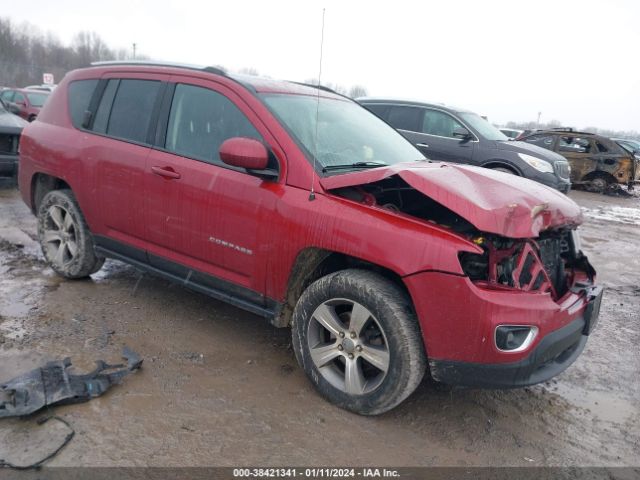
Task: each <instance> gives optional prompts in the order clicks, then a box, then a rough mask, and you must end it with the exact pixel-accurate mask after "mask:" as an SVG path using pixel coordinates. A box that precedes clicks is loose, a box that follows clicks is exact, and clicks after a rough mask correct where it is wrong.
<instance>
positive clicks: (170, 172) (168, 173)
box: [151, 167, 182, 178]
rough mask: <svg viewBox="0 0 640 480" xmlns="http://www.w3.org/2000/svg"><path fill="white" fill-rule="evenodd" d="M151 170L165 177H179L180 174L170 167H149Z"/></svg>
mask: <svg viewBox="0 0 640 480" xmlns="http://www.w3.org/2000/svg"><path fill="white" fill-rule="evenodd" d="M151 171H152V172H153V173H155V174H156V175H160V176H161V177H165V178H180V177H181V176H182V175H180V174H179V173H178V172H176V171H175V170H174V169H173V168H171V167H151Z"/></svg>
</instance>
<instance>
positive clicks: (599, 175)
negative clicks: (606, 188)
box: [580, 170, 618, 184]
mask: <svg viewBox="0 0 640 480" xmlns="http://www.w3.org/2000/svg"><path fill="white" fill-rule="evenodd" d="M595 178H605V179H607V180H608V181H609V183H613V184H615V183H618V179H617V178H616V177H615V176H613V175H612V174H611V173H609V172H605V171H603V170H593V171H591V172H589V173H587V174H586V175H583V176H582V178H581V179H580V181H582V182H590V181H591V180H593V179H595Z"/></svg>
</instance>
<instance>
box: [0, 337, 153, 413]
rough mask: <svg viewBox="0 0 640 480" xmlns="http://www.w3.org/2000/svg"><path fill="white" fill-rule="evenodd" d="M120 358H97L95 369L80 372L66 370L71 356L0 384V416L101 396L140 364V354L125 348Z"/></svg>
mask: <svg viewBox="0 0 640 480" xmlns="http://www.w3.org/2000/svg"><path fill="white" fill-rule="evenodd" d="M122 357H123V358H124V359H125V360H126V361H127V363H126V364H116V365H110V364H108V363H106V362H104V361H103V360H98V361H96V368H95V370H93V371H92V372H90V373H87V374H81V375H73V374H70V373H69V372H68V368H69V367H70V366H71V359H70V358H68V357H67V358H64V359H63V360H54V361H52V362H48V363H47V364H46V365H45V366H44V367H40V368H36V369H34V370H31V371H30V372H27V373H25V374H23V375H20V376H18V377H16V378H14V379H12V380H10V381H8V382H6V383H3V384H0V418H3V417H16V416H23V415H29V414H31V413H34V412H36V411H38V410H40V409H41V408H43V407H45V406H51V405H60V404H66V403H81V402H87V401H89V400H91V399H92V398H95V397H98V396H100V395H102V394H103V393H104V392H106V391H107V390H108V389H109V388H110V387H111V386H112V385H114V384H116V383H120V381H121V380H122V378H123V377H125V376H127V375H129V374H130V373H131V372H133V371H135V370H138V369H139V368H140V366H141V365H142V359H141V358H140V356H139V355H138V354H137V353H135V352H133V351H132V350H130V349H129V348H127V347H124V348H123V350H122Z"/></svg>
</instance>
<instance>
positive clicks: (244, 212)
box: [145, 77, 284, 304]
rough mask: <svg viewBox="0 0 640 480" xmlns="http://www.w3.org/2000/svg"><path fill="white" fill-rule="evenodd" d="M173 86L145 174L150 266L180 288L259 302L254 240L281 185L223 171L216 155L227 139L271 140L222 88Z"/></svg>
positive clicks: (194, 83)
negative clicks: (198, 287)
mask: <svg viewBox="0 0 640 480" xmlns="http://www.w3.org/2000/svg"><path fill="white" fill-rule="evenodd" d="M172 80H173V81H174V82H175V84H174V85H172V87H171V88H173V94H172V95H168V96H167V97H166V98H165V103H164V106H163V112H164V114H163V121H164V122H166V123H165V124H164V125H163V124H162V123H161V125H160V127H159V136H158V139H157V141H156V143H157V146H156V150H154V151H153V152H152V153H151V155H150V156H149V158H148V159H147V169H146V172H145V184H146V197H145V221H146V225H147V232H146V237H147V239H148V241H149V250H148V251H149V259H150V262H151V264H152V265H155V266H157V267H159V268H161V269H163V270H165V271H169V272H170V273H173V274H174V275H176V276H177V277H181V278H183V279H184V281H185V282H193V283H199V284H206V285H207V286H208V287H210V288H213V289H215V290H218V291H220V290H223V291H227V292H230V294H232V295H234V296H235V297H241V298H243V299H244V300H247V301H250V302H252V303H254V304H255V303H259V302H262V296H261V293H260V292H262V291H263V290H264V285H261V284H259V283H258V279H260V278H264V276H263V275H262V273H261V272H262V270H261V269H263V267H264V264H265V262H264V260H265V259H264V258H263V255H262V254H261V248H260V246H261V241H260V239H261V236H263V235H267V234H268V232H266V230H267V229H268V228H267V227H266V226H267V225H268V224H269V221H270V220H269V219H272V218H275V217H276V212H275V205H276V202H277V199H278V195H279V192H281V190H282V189H283V188H284V185H283V184H282V183H278V182H273V181H266V180H263V179H260V178H257V177H255V176H253V175H249V174H248V173H246V171H244V170H243V169H238V168H234V167H231V166H229V165H226V164H224V163H223V162H222V161H221V160H220V157H219V153H218V151H219V148H220V145H221V144H222V143H223V142H224V141H225V140H227V139H228V138H232V137H248V138H254V139H257V140H260V141H262V142H264V143H265V144H266V145H267V146H269V144H270V142H272V141H273V139H272V138H270V136H269V132H268V131H267V130H266V129H265V127H264V125H262V123H261V122H260V121H259V120H258V118H257V116H256V115H255V113H253V112H252V111H251V110H250V109H249V107H248V106H247V105H246V104H245V103H244V102H243V101H242V100H241V99H240V98H239V97H238V96H237V94H235V93H234V92H233V91H231V90H230V89H229V88H228V87H226V86H224V85H221V84H219V83H216V82H214V81H209V80H203V79H197V78H191V77H175V78H173V79H172ZM275 161H276V160H275V158H272V162H275ZM237 287H240V288H237ZM242 287H245V288H242Z"/></svg>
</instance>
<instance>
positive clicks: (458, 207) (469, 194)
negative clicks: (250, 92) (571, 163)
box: [320, 161, 582, 238]
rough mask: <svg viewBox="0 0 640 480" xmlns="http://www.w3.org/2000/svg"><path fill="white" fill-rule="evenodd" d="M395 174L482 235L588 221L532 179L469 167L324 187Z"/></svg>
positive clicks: (371, 173)
mask: <svg viewBox="0 0 640 480" xmlns="http://www.w3.org/2000/svg"><path fill="white" fill-rule="evenodd" d="M393 175H398V176H399V177H400V178H402V180H404V181H405V182H407V183H408V184H409V185H411V186H412V187H413V188H415V189H416V190H418V191H419V192H421V193H423V194H424V195H426V196H427V197H429V198H431V199H432V200H435V201H436V202H438V203H440V204H441V205H443V206H445V207H447V208H448V209H449V210H451V211H453V212H455V213H456V214H458V215H460V216H461V217H462V218H464V219H465V220H467V221H468V222H470V223H471V224H472V225H474V226H475V227H476V228H477V229H478V230H480V231H482V232H486V233H495V234H498V235H503V236H505V237H509V238H532V237H537V236H538V234H539V233H540V232H541V231H543V230H546V229H549V228H554V227H559V226H576V225H579V224H581V223H582V211H581V210H580V207H579V206H578V205H577V204H576V203H575V202H574V201H573V200H571V199H570V198H569V197H567V196H565V195H564V194H562V193H560V192H557V191H556V190H553V189H552V188H549V187H547V186H545V185H542V184H539V183H537V182H534V181H532V180H527V179H526V178H522V177H517V176H515V175H510V174H508V173H502V172H497V171H494V170H489V169H486V168H480V167H472V166H469V165H457V164H449V163H440V162H433V163H430V162H424V161H421V162H410V163H400V164H396V165H391V166H389V167H380V168H375V169H371V170H361V171H357V172H353V173H347V174H343V175H335V176H332V177H326V178H323V179H321V180H320V184H321V185H322V187H323V188H324V189H325V190H333V189H336V188H343V187H355V186H358V185H366V184H368V183H373V182H377V181H380V180H383V179H385V178H388V177H391V176H393Z"/></svg>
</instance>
